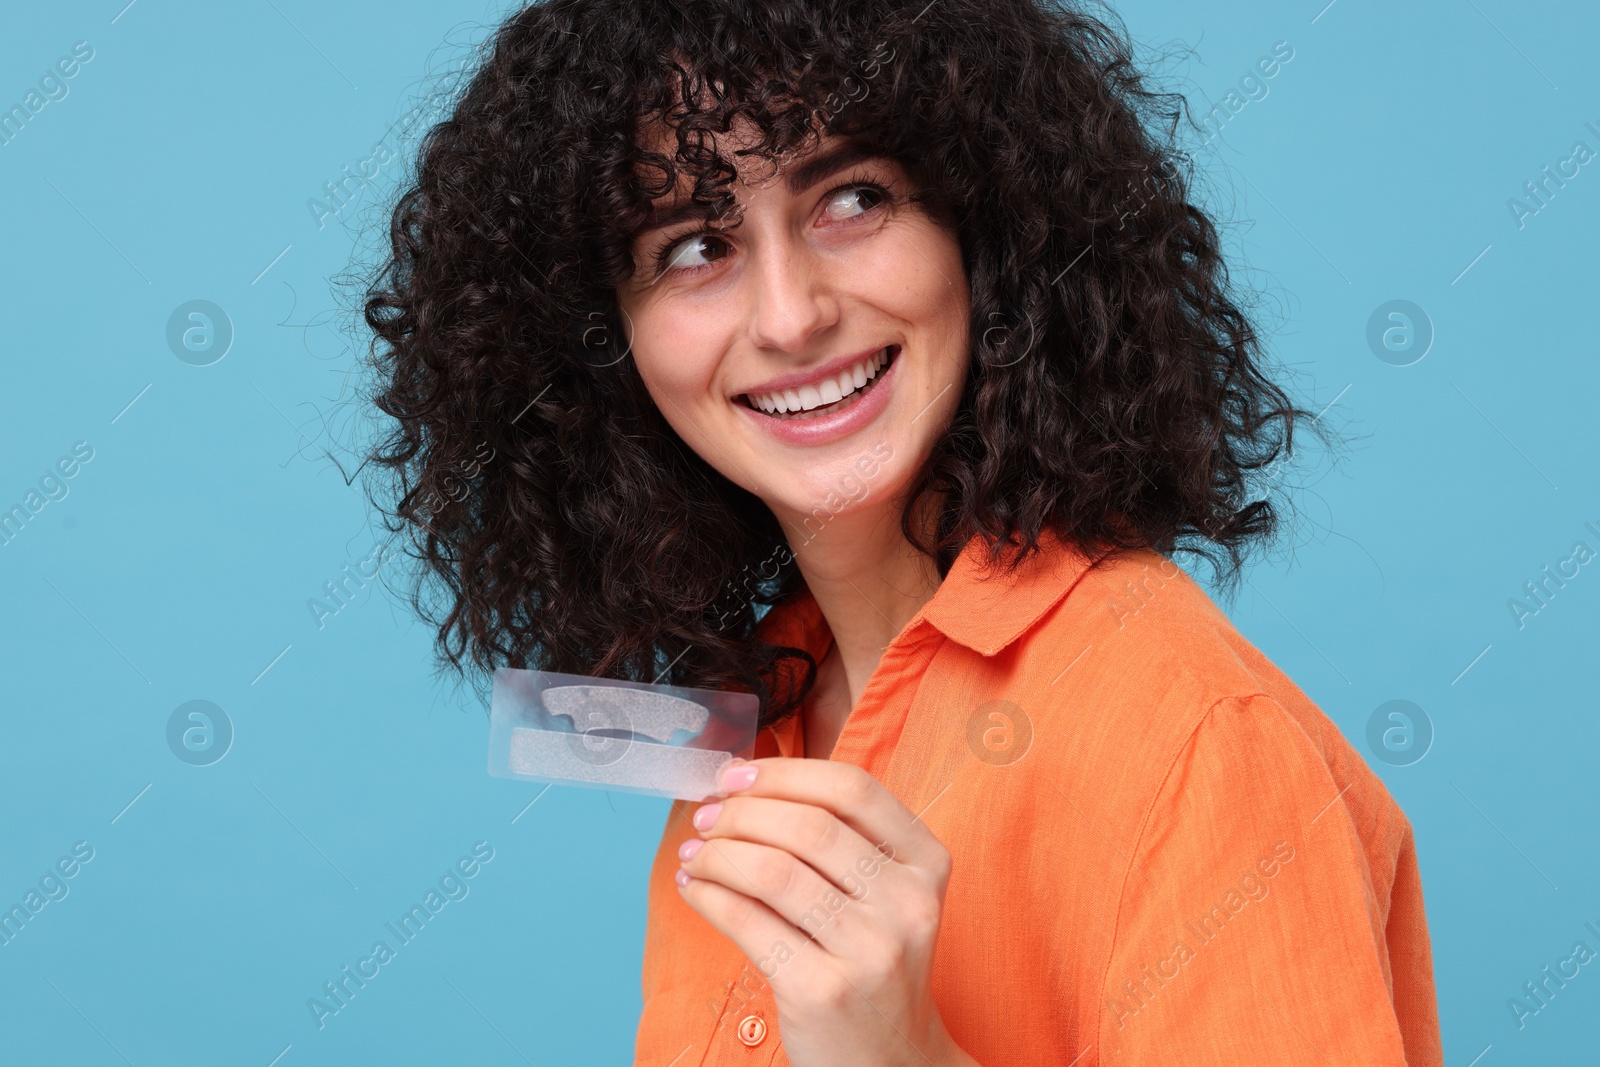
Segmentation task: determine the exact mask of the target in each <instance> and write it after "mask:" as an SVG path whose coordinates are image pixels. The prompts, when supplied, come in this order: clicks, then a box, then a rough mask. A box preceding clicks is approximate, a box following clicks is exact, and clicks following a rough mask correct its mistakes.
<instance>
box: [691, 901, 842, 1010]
mask: <svg viewBox="0 0 1600 1067" xmlns="http://www.w3.org/2000/svg"><path fill="white" fill-rule="evenodd" d="M678 892H679V893H680V894H682V896H683V899H684V902H685V903H686V904H688V905H689V906H690V907H691V908H693V909H694V910H695V911H697V912H699V913H700V916H701V918H703V919H705V921H706V922H708V923H710V924H711V925H712V926H713V927H715V928H716V929H717V931H718V932H719V933H721V934H722V935H723V936H724V937H726V938H727V939H728V940H729V941H732V942H733V943H734V945H735V946H737V947H738V949H739V951H740V952H742V953H744V954H745V957H746V958H747V959H749V960H751V961H752V962H754V963H755V964H756V966H757V968H758V969H759V970H760V971H761V974H762V977H764V978H766V979H767V980H768V981H769V982H772V981H774V980H775V975H776V974H777V970H776V968H777V967H779V966H782V967H783V968H784V969H785V971H786V972H788V973H789V974H792V975H793V977H794V979H795V981H796V982H797V983H799V984H801V985H802V986H803V985H804V984H805V983H806V981H807V980H808V977H807V976H808V974H809V973H811V968H813V967H815V966H816V965H817V963H818V961H819V960H821V959H823V958H824V957H825V954H824V953H823V951H822V947H821V946H820V945H816V944H810V945H808V944H807V942H808V941H810V938H808V937H806V935H805V934H803V933H801V932H800V931H799V930H798V929H796V928H795V926H794V925H793V924H792V923H790V922H788V921H787V920H785V919H784V918H783V917H782V916H781V915H779V914H778V913H777V912H775V911H773V910H772V909H771V908H769V907H767V906H766V905H765V904H763V903H762V902H761V901H759V900H756V899H755V898H754V897H750V896H746V895H745V894H743V893H739V892H736V891H734V890H732V889H729V888H728V887H727V886H725V885H723V884H721V883H720V882H714V881H712V880H711V879H709V878H694V877H690V878H689V879H688V880H687V884H683V885H680V886H679V889H678ZM757 961H762V962H757ZM774 988H777V987H776V986H774Z"/></svg>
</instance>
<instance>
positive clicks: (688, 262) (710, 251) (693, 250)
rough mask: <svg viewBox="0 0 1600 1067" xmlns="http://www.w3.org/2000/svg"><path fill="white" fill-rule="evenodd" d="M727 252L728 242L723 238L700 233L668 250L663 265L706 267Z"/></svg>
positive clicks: (668, 268) (670, 267) (666, 268)
mask: <svg viewBox="0 0 1600 1067" xmlns="http://www.w3.org/2000/svg"><path fill="white" fill-rule="evenodd" d="M727 254H728V250H727V248H726V242H724V241H723V239H722V238H720V237H716V236H713V235H712V234H707V233H700V234H695V235H694V236H692V237H688V238H686V239H685V240H684V241H683V243H682V244H680V245H678V246H677V247H676V248H674V249H671V250H670V251H668V253H667V255H666V259H665V262H664V263H663V264H662V267H663V269H664V270H676V269H678V268H681V267H688V268H694V267H704V266H707V265H709V264H710V263H712V262H714V261H716V260H718V259H721V258H722V257H723V256H725V255H727ZM702 257H703V258H702Z"/></svg>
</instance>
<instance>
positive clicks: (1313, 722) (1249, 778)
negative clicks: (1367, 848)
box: [1017, 550, 1406, 838]
mask: <svg viewBox="0 0 1600 1067" xmlns="http://www.w3.org/2000/svg"><path fill="white" fill-rule="evenodd" d="M1020 645H1021V647H1020V648H1019V649H1018V656H1019V662H1018V665H1017V666H1018V670H1019V671H1020V672H1021V673H1022V674H1023V675H1025V676H1028V677H1030V678H1031V679H1032V684H1031V685H1030V686H1028V692H1030V693H1031V694H1033V701H1032V703H1033V704H1034V708H1033V709H1032V710H1031V711H1030V714H1031V715H1033V716H1034V717H1035V719H1036V726H1035V734H1036V736H1037V737H1038V738H1039V740H1040V741H1041V742H1042V743H1043V744H1044V745H1045V746H1046V747H1047V750H1048V749H1051V748H1053V749H1055V751H1047V752H1046V755H1048V756H1049V760H1047V761H1041V763H1040V766H1049V765H1050V763H1051V762H1055V763H1056V765H1057V766H1063V767H1070V766H1079V767H1093V768H1095V769H1096V773H1097V775H1102V776H1103V775H1107V774H1109V773H1112V772H1113V771H1114V773H1115V774H1116V775H1118V776H1119V777H1120V778H1121V779H1122V784H1123V785H1124V786H1125V789H1124V790H1123V792H1124V796H1123V797H1122V801H1123V803H1125V804H1127V805H1128V806H1129V807H1131V808H1147V807H1148V805H1150V804H1153V803H1155V798H1156V797H1157V796H1158V794H1162V793H1163V791H1164V790H1165V791H1167V794H1168V795H1170V789H1171V786H1172V783H1173V781H1174V776H1175V775H1180V776H1181V775H1182V774H1183V773H1185V772H1186V770H1187V771H1188V772H1190V773H1192V772H1194V771H1195V770H1196V769H1197V768H1198V767H1199V766H1200V763H1199V762H1198V761H1199V760H1200V759H1201V757H1202V756H1203V758H1204V760H1205V761H1206V764H1205V765H1206V766H1207V767H1209V768H1212V769H1214V770H1215V772H1216V778H1215V781H1208V782H1206V783H1205V787H1206V788H1211V789H1217V790H1223V791H1227V790H1237V791H1240V792H1249V791H1251V790H1253V789H1256V788H1257V786H1258V785H1259V782H1260V780H1261V777H1262V776H1263V775H1268V774H1272V775H1277V776H1279V778H1280V779H1281V778H1284V777H1286V776H1287V777H1289V778H1292V779H1293V780H1294V781H1296V782H1298V783H1299V786H1300V787H1301V788H1303V789H1304V790H1308V791H1312V792H1315V793H1317V794H1318V795H1320V794H1321V793H1322V792H1326V794H1327V795H1326V797H1325V798H1324V800H1325V801H1331V800H1332V799H1333V798H1334V797H1335V796H1336V795H1341V794H1342V795H1343V797H1344V799H1345V801H1346V804H1347V807H1349V808H1350V810H1351V814H1352V816H1353V818H1354V819H1355V821H1356V822H1357V823H1358V824H1360V825H1361V827H1362V829H1363V831H1364V833H1363V836H1371V837H1381V838H1389V837H1395V838H1398V837H1399V836H1400V835H1401V834H1402V833H1403V831H1404V828H1405V825H1406V824H1405V819H1404V816H1403V814H1401V812H1400V811H1399V808H1398V806H1397V805H1395V803H1394V801H1393V799H1392V798H1391V797H1390V796H1389V794H1388V792H1387V790H1386V789H1385V788H1384V786H1383V784H1382V782H1381V780H1380V779H1378V778H1377V776H1376V775H1374V774H1373V773H1372V771H1371V770H1370V768H1369V767H1368V766H1367V764H1366V761H1365V760H1364V759H1363V758H1362V757H1361V755H1360V753H1359V752H1358V751H1357V750H1356V749H1355V748H1354V746H1352V745H1351V744H1350V742H1349V741H1348V740H1347V739H1346V738H1345V736H1344V734H1343V732H1342V731H1341V730H1340V729H1339V727H1338V725H1337V723H1335V722H1334V721H1333V719H1331V718H1330V717H1329V715H1328V714H1327V713H1326V712H1325V711H1324V710H1323V708H1322V707H1320V706H1319V705H1318V704H1317V703H1316V702H1315V701H1314V700H1312V698H1311V697H1310V696H1309V695H1307V694H1306V693H1305V691H1304V690H1302V689H1301V688H1300V686H1298V685H1297V684H1296V683H1295V682H1294V681H1293V680H1292V679H1290V678H1289V676H1288V675H1286V674H1285V673H1284V672H1283V671H1282V670H1281V669H1279V668H1278V667H1277V666H1276V665H1275V664H1274V663H1272V661H1271V660H1270V659H1268V658H1267V656H1266V655H1264V654H1263V653H1262V652H1261V650H1260V649H1258V648H1257V647H1256V646H1255V645H1254V644H1253V643H1252V642H1251V641H1250V640H1249V639H1248V638H1246V637H1245V636H1244V635H1243V634H1242V633H1240V631H1239V630H1238V628H1237V627H1236V626H1234V624H1233V623H1232V621H1231V620H1230V619H1229V618H1228V617H1227V615H1225V614H1224V613H1223V612H1222V610H1221V609H1220V608H1219V607H1218V606H1217V604H1216V603H1215V602H1214V601H1213V600H1212V598H1211V597H1210V595H1209V594H1208V593H1207V592H1206V590H1205V589H1204V588H1203V587H1202V586H1201V585H1200V584H1199V583H1198V582H1196V581H1195V580H1194V579H1193V578H1191V577H1190V576H1189V574H1188V573H1187V572H1185V571H1184V570H1183V569H1182V568H1180V567H1179V566H1177V564H1175V563H1174V562H1173V561H1172V560H1171V559H1169V558H1167V557H1166V556H1164V555H1162V554H1161V553H1159V552H1155V551H1152V550H1136V551H1126V552H1121V553H1116V554H1113V555H1108V556H1105V557H1102V558H1101V559H1100V560H1099V561H1097V562H1096V563H1095V564H1094V565H1093V566H1091V567H1089V568H1087V569H1086V570H1085V571H1084V573H1083V575H1082V577H1081V578H1080V579H1079V580H1078V581H1077V582H1076V583H1075V584H1074V585H1073V587H1072V588H1071V589H1070V590H1069V591H1068V592H1067V595H1066V596H1064V597H1063V598H1062V599H1061V601H1060V602H1059V603H1057V604H1056V605H1055V607H1054V608H1053V609H1052V610H1051V611H1050V612H1049V613H1048V614H1047V615H1046V616H1044V617H1043V618H1041V619H1040V621H1039V623H1038V625H1037V626H1036V627H1035V628H1034V629H1033V630H1032V631H1031V632H1030V633H1029V634H1027V635H1025V640H1024V641H1023V642H1021V643H1020ZM1202 750H1203V751H1202ZM1191 784H1194V785H1199V784H1200V783H1198V782H1196V783H1191ZM1102 792H1105V791H1104V790H1102ZM1108 799H1110V798H1109V797H1108ZM1129 814H1130V815H1131V812H1129Z"/></svg>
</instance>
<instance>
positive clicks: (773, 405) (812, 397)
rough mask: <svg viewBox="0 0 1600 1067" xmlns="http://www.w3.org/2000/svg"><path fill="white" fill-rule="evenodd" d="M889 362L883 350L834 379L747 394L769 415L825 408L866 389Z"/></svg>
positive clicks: (848, 368)
mask: <svg viewBox="0 0 1600 1067" xmlns="http://www.w3.org/2000/svg"><path fill="white" fill-rule="evenodd" d="M888 362H889V355H888V350H887V349H882V350H880V351H879V352H878V353H877V354H876V355H873V356H871V357H870V358H868V359H864V360H862V361H861V362H860V363H857V364H855V365H854V366H853V367H847V368H846V369H844V370H842V371H840V372H839V373H838V375H836V376H835V377H833V378H824V379H823V380H822V381H821V382H818V383H817V384H815V385H802V386H800V388H798V389H783V390H780V391H778V392H773V393H750V394H747V395H748V397H749V400H750V402H751V403H752V404H753V405H755V406H756V407H757V408H759V409H760V410H762V411H765V412H767V413H768V414H769V415H770V414H787V413H789V412H802V411H810V410H812V409H813V408H819V407H822V406H823V405H824V404H832V403H835V402H837V401H839V400H842V399H844V398H845V397H847V396H849V395H850V394H851V393H853V392H855V391H856V390H857V389H864V388H866V384H867V383H868V382H870V381H872V380H873V379H874V378H876V377H877V376H878V372H879V371H880V370H882V369H883V366H884V364H886V363H888Z"/></svg>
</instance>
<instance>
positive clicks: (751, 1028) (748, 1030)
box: [739, 1015, 767, 1048]
mask: <svg viewBox="0 0 1600 1067" xmlns="http://www.w3.org/2000/svg"><path fill="white" fill-rule="evenodd" d="M766 1036H767V1024H766V1021H765V1020H764V1019H762V1018H761V1016H759V1015H746V1016H745V1017H744V1018H743V1019H741V1020H739V1040H740V1041H743V1042H744V1043H745V1044H746V1045H749V1046H750V1047H751V1048H755V1047H756V1046H757V1045H759V1044H761V1042H762V1041H763V1040H764V1039H765V1038H766Z"/></svg>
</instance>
